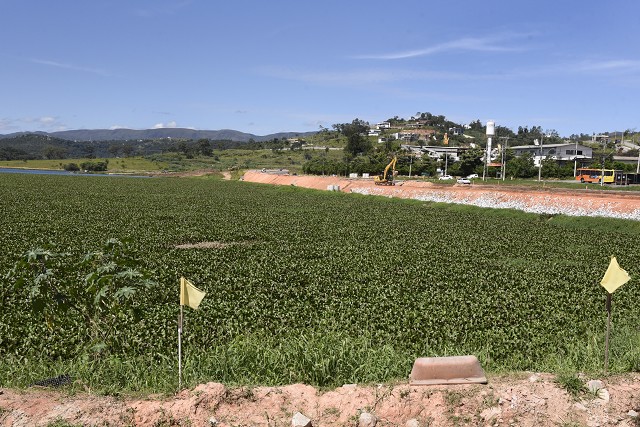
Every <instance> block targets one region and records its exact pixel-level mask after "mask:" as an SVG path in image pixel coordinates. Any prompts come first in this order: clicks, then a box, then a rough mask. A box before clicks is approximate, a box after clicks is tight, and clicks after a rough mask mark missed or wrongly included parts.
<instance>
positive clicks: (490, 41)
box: [353, 34, 528, 60]
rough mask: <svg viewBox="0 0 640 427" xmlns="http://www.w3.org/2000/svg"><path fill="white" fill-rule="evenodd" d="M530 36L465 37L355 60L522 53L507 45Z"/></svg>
mask: <svg viewBox="0 0 640 427" xmlns="http://www.w3.org/2000/svg"><path fill="white" fill-rule="evenodd" d="M527 35H528V34H510V35H502V36H494V37H485V38H475V37H465V38H461V39H458V40H452V41H449V42H446V43H440V44H436V45H433V46H428V47H425V48H422V49H413V50H405V51H400V52H391V53H382V54H365V55H356V56H354V57H353V58H354V59H379V60H393V59H406V58H415V57H419V56H428V55H434V54H436V53H441V52H451V51H472V52H520V51H523V50H525V48H524V47H523V46H516V47H513V46H507V45H506V44H507V43H508V42H510V41H511V40H513V39H518V38H522V37H525V36H527Z"/></svg>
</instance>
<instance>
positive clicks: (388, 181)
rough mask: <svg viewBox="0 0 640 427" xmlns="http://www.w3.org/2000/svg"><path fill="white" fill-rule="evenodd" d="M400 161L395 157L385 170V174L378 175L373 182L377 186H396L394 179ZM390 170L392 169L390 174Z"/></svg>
mask: <svg viewBox="0 0 640 427" xmlns="http://www.w3.org/2000/svg"><path fill="white" fill-rule="evenodd" d="M397 161H398V157H394V158H393V160H391V162H389V164H388V165H387V167H386V168H384V173H383V174H382V175H377V176H376V177H375V178H373V182H374V184H376V185H396V183H395V182H394V181H393V179H394V178H395V176H396V173H397V171H396V162H397ZM389 169H391V173H389Z"/></svg>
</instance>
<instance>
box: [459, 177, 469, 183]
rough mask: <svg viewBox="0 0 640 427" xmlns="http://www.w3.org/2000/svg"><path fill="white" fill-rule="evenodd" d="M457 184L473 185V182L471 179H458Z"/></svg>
mask: <svg viewBox="0 0 640 427" xmlns="http://www.w3.org/2000/svg"><path fill="white" fill-rule="evenodd" d="M456 182H457V183H458V184H471V180H470V179H469V178H458V180H457V181H456Z"/></svg>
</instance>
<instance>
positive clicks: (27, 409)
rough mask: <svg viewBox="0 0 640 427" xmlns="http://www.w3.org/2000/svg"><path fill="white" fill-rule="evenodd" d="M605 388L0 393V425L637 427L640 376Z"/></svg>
mask: <svg viewBox="0 0 640 427" xmlns="http://www.w3.org/2000/svg"><path fill="white" fill-rule="evenodd" d="M603 382H604V386H605V388H606V390H607V392H608V396H605V395H602V397H597V396H596V395H595V394H591V393H586V394H583V395H582V397H581V398H580V399H575V398H572V397H571V396H570V395H569V394H567V392H566V391H565V390H563V389H562V388H561V387H559V386H558V385H557V384H556V383H555V382H554V377H553V376H551V375H548V374H532V373H528V374H525V373H523V374H518V375H516V376H509V377H489V384H488V385H452V386H410V385H408V384H407V383H399V384H381V385H365V386H363V385H355V384H353V385H345V386H343V387H339V388H337V389H334V390H328V391H320V390H318V389H316V388H314V387H311V386H307V385H303V384H294V385H289V386H282V387H255V388H251V387H242V388H227V387H225V386H224V385H222V384H218V383H208V384H202V385H199V386H197V387H196V388H194V389H192V390H183V391H181V392H179V393H177V394H176V395H174V396H170V397H151V396H150V397H146V398H134V397H130V398H127V397H125V398H122V397H119V398H114V397H109V396H97V395H93V394H90V393H86V394H79V395H76V394H68V393H65V392H64V391H51V390H45V389H29V390H23V391H17V390H9V389H0V425H2V426H46V425H50V424H52V423H54V422H56V421H57V422H62V421H63V422H65V423H67V424H66V425H68V424H71V425H82V426H90V425H91V426H94V425H95V426H97V425H100V426H102V425H107V426H128V425H135V426H170V425H184V426H187V425H189V426H207V425H217V426H220V427H226V426H288V425H291V420H292V416H293V414H295V413H296V412H301V413H302V414H304V415H306V416H307V417H309V418H310V419H311V420H312V423H313V425H314V426H316V427H318V426H356V425H358V424H357V420H358V417H359V415H360V414H361V413H362V412H369V413H371V414H373V415H374V416H375V417H376V418H377V420H378V423H377V425H378V426H405V425H420V426H451V425H487V426H489V425H490V426H494V425H495V426H502V425H505V426H506V425H510V426H513V425H515V426H563V425H566V426H568V425H572V426H573V425H577V426H583V425H587V426H627V427H632V426H637V425H639V424H640V421H639V420H638V418H637V416H634V415H635V413H636V412H640V375H639V374H634V375H627V376H618V377H608V378H606V379H604V381H603ZM607 397H608V399H607ZM411 420H416V421H411ZM415 422H417V423H418V424H415ZM411 423H413V424H411Z"/></svg>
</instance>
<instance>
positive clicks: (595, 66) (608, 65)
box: [576, 59, 640, 73]
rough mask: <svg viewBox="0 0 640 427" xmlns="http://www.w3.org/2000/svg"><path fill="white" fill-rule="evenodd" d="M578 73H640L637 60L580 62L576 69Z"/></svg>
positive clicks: (639, 64) (639, 62)
mask: <svg viewBox="0 0 640 427" xmlns="http://www.w3.org/2000/svg"><path fill="white" fill-rule="evenodd" d="M576 70H578V71H614V72H623V73H624V72H637V71H640V61H638V60H628V59H619V60H609V61H590V62H582V63H581V64H579V65H578V66H577V67H576Z"/></svg>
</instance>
